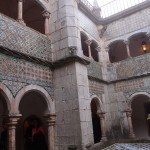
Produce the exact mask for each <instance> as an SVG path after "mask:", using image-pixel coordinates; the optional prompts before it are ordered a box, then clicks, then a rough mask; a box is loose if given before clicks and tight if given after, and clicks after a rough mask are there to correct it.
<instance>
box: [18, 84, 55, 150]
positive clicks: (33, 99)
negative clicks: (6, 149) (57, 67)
mask: <svg viewBox="0 0 150 150" xmlns="http://www.w3.org/2000/svg"><path fill="white" fill-rule="evenodd" d="M15 101H16V102H15V106H16V113H20V114H21V115H22V117H21V118H20V120H19V122H18V125H17V130H16V131H17V132H16V142H17V144H16V146H17V150H24V143H25V140H26V139H25V138H24V132H23V125H24V122H25V120H26V119H27V118H29V117H30V116H36V118H39V120H41V125H42V127H43V128H44V130H45V138H46V139H47V145H48V148H49V150H50V149H51V150H54V125H55V114H54V112H55V109H54V103H53V101H52V99H51V97H50V96H49V94H48V93H47V91H46V90H45V89H43V88H42V87H39V86H35V85H29V86H27V87H25V88H23V89H22V90H21V91H20V92H19V93H18V94H17V96H16V99H15ZM49 132H51V134H50V133H49Z"/></svg>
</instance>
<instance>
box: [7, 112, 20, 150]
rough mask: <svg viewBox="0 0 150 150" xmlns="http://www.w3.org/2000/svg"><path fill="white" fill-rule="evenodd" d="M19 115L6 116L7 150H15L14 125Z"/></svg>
mask: <svg viewBox="0 0 150 150" xmlns="http://www.w3.org/2000/svg"><path fill="white" fill-rule="evenodd" d="M20 117H21V114H13V115H11V114H10V115H8V150H16V125H17V123H18V120H19V119H20Z"/></svg>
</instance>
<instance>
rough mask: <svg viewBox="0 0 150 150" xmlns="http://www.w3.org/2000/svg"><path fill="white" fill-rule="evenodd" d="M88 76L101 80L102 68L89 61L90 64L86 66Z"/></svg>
mask: <svg viewBox="0 0 150 150" xmlns="http://www.w3.org/2000/svg"><path fill="white" fill-rule="evenodd" d="M87 69H88V75H89V76H92V77H95V78H98V79H102V68H101V65H100V64H99V63H97V62H95V61H91V63H90V64H89V65H88V66H87Z"/></svg>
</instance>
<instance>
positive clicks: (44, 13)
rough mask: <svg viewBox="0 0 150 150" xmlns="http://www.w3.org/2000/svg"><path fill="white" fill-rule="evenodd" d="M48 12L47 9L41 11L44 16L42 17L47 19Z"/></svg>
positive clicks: (48, 16)
mask: <svg viewBox="0 0 150 150" xmlns="http://www.w3.org/2000/svg"><path fill="white" fill-rule="evenodd" d="M50 14H51V13H50V12H49V11H47V10H44V11H43V12H42V16H43V17H44V18H47V19H49V18H50Z"/></svg>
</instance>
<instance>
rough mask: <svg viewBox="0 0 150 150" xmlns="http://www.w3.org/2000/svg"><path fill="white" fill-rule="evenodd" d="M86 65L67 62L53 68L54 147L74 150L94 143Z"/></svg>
mask: <svg viewBox="0 0 150 150" xmlns="http://www.w3.org/2000/svg"><path fill="white" fill-rule="evenodd" d="M86 77H87V70H86V66H84V65H82V64H79V63H70V64H68V65H66V66H64V67H61V68H59V69H56V70H55V71H54V97H55V104H56V115H57V120H56V133H57V134H56V149H58V150H60V149H65V150H67V149H69V148H70V147H75V148H76V149H77V150H79V149H82V148H84V147H85V146H86V145H87V144H89V143H93V133H92V121H91V110H90V95H89V88H88V87H89V85H88V79H87V78H86Z"/></svg>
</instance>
